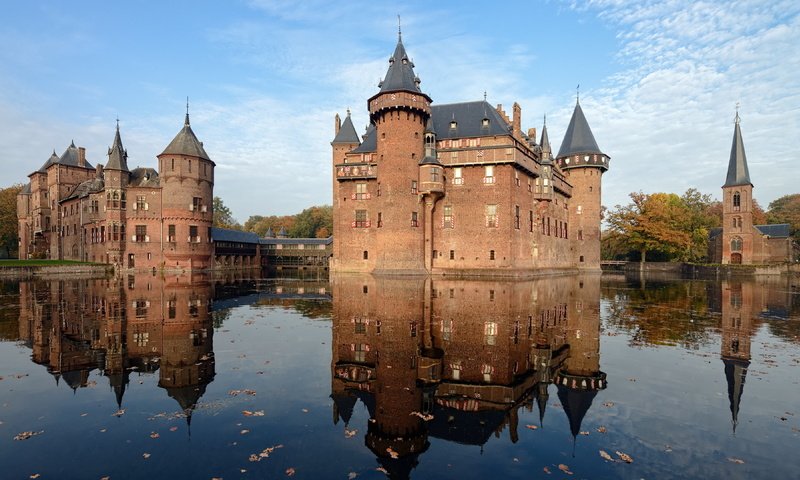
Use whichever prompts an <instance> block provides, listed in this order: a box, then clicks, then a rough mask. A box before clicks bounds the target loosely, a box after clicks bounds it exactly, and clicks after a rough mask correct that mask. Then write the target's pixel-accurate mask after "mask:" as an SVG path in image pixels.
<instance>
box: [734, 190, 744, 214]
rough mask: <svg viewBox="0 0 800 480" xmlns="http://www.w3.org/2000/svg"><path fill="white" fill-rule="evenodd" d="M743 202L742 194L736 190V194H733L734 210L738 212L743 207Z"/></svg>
mask: <svg viewBox="0 0 800 480" xmlns="http://www.w3.org/2000/svg"><path fill="white" fill-rule="evenodd" d="M741 204H742V197H741V195H740V194H739V192H734V194H733V210H734V211H737V212H738V211H739V209H740V208H741Z"/></svg>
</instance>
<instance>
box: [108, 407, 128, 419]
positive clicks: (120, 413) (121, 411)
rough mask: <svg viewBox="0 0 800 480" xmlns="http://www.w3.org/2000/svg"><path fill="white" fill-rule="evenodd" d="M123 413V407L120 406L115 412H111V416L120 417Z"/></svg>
mask: <svg viewBox="0 0 800 480" xmlns="http://www.w3.org/2000/svg"><path fill="white" fill-rule="evenodd" d="M123 415H125V409H124V408H120V409H119V410H117V411H116V412H114V413H112V414H111V416H112V417H121V416H123Z"/></svg>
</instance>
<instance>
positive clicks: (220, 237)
mask: <svg viewBox="0 0 800 480" xmlns="http://www.w3.org/2000/svg"><path fill="white" fill-rule="evenodd" d="M211 238H212V239H214V241H215V242H217V241H219V242H237V243H259V242H260V239H259V238H258V235H257V234H255V233H253V232H242V231H241V230H230V229H227V228H218V227H211Z"/></svg>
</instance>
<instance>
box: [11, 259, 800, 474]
mask: <svg viewBox="0 0 800 480" xmlns="http://www.w3.org/2000/svg"><path fill="white" fill-rule="evenodd" d="M799 372H800V287H798V280H797V277H794V278H787V277H770V278H764V279H759V278H756V279H735V280H723V281H711V280H685V279H680V278H677V277H671V276H665V275H662V276H655V275H653V276H648V277H643V278H642V277H639V276H627V277H626V276H624V275H603V276H600V275H581V276H556V277H546V278H538V279H534V280H525V281H506V280H461V279H460V280H450V279H442V278H425V277H419V278H390V277H373V276H368V275H347V276H344V275H343V276H333V277H331V278H328V277H327V276H317V275H313V276H310V277H307V278H295V279H276V278H256V279H253V278H240V277H231V278H209V277H205V276H186V275H184V276H166V277H161V276H151V275H137V276H123V277H121V278H116V279H80V280H74V279H70V280H50V281H47V280H31V281H9V280H3V281H2V283H0V463H2V465H3V466H4V468H3V478H9V479H17V478H19V479H27V478H42V479H48V478H58V479H70V478H75V479H92V478H94V479H101V478H111V479H121V478H153V479H161V478H164V479H167V478H169V479H174V478H200V479H210V478H225V479H231V478H259V479H261V478H289V477H294V478H313V479H317V478H342V479H350V480H352V479H356V478H359V479H361V478H364V479H368V478H417V479H423V478H424V479H428V478H490V477H493V478H592V479H595V478H631V479H634V478H635V479H639V478H659V479H663V478H703V479H714V478H725V479H738V478H741V479H745V478H748V479H749V478H795V477H796V475H797V464H796V461H795V460H794V459H795V458H796V452H797V449H798V447H800V400H798V392H800V375H798V373H799Z"/></svg>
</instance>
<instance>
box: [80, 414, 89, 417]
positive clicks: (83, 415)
mask: <svg viewBox="0 0 800 480" xmlns="http://www.w3.org/2000/svg"><path fill="white" fill-rule="evenodd" d="M86 415H89V414H88V413H81V417H85V416H86Z"/></svg>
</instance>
